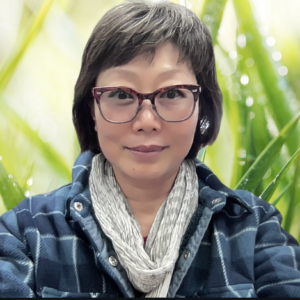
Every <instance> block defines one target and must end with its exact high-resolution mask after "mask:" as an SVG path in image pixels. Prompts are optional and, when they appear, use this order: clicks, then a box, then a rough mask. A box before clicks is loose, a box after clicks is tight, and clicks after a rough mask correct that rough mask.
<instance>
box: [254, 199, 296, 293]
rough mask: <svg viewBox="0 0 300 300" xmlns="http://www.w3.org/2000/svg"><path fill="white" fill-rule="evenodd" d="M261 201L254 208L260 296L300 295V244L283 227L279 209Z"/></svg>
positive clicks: (256, 275)
mask: <svg viewBox="0 0 300 300" xmlns="http://www.w3.org/2000/svg"><path fill="white" fill-rule="evenodd" d="M260 201H261V200H260ZM262 202H263V201H261V202H260V203H261V205H257V206H256V207H255V208H254V209H255V210H254V213H255V217H256V219H257V220H259V225H258V230H257V237H256V245H255V257H254V272H255V274H254V275H255V279H256V280H255V288H256V293H257V295H258V297H299V296H300V248H299V245H298V243H297V241H296V240H295V239H294V238H293V237H292V236H291V235H290V234H289V233H287V232H286V231H284V230H283V228H282V227H281V221H282V217H281V214H280V213H279V211H278V210H277V209H276V208H275V207H274V206H272V205H269V204H267V203H265V202H264V203H262Z"/></svg>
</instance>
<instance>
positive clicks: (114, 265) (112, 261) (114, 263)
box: [108, 256, 118, 267]
mask: <svg viewBox="0 0 300 300" xmlns="http://www.w3.org/2000/svg"><path fill="white" fill-rule="evenodd" d="M108 261H109V263H110V264H111V265H112V266H113V267H116V266H117V265H118V261H117V259H116V258H114V257H113V256H110V257H109V259H108Z"/></svg>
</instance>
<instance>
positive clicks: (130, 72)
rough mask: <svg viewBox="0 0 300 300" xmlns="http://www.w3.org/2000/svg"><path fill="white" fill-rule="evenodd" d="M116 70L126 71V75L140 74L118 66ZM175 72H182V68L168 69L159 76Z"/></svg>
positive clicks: (135, 75) (134, 75)
mask: <svg viewBox="0 0 300 300" xmlns="http://www.w3.org/2000/svg"><path fill="white" fill-rule="evenodd" d="M114 72H121V73H125V74H126V75H129V76H133V77H138V74H136V73H135V72H134V71H131V70H125V69H121V68H120V69H118V67H117V68H116V69H115V70H114ZM175 73H182V71H181V70H179V69H168V70H165V71H162V72H161V73H160V74H159V75H158V76H159V77H161V76H166V75H170V74H175Z"/></svg>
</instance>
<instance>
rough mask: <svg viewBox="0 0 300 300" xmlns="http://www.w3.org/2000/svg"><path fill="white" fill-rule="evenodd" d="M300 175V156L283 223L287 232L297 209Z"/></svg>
mask: <svg viewBox="0 0 300 300" xmlns="http://www.w3.org/2000/svg"><path fill="white" fill-rule="evenodd" d="M298 145H299V147H300V139H299V143H298ZM299 177H300V156H298V157H297V161H296V169H295V173H294V178H293V181H292V188H291V197H290V199H289V202H288V207H287V212H286V215H285V222H284V225H283V228H284V229H285V230H286V231H287V232H290V230H291V226H292V222H293V219H294V217H295V213H294V211H295V204H296V198H297V192H298V191H299V188H298V182H299ZM298 201H299V200H298Z"/></svg>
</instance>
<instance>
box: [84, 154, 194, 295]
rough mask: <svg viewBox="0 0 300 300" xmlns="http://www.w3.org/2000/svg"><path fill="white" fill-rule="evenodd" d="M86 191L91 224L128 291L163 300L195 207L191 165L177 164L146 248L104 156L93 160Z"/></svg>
mask: <svg viewBox="0 0 300 300" xmlns="http://www.w3.org/2000/svg"><path fill="white" fill-rule="evenodd" d="M89 186H90V192H91V197H92V203H93V206H94V210H95V214H96V218H97V220H98V222H99V223H100V225H101V228H102V230H103V231H104V233H105V234H106V235H107V236H108V237H109V238H110V239H111V241H112V243H113V246H114V249H115V251H116V253H117V255H118V259H119V261H120V263H121V265H122V266H123V267H124V269H125V270H126V272H127V275H128V278H129V280H130V282H131V283H132V285H133V286H134V287H135V288H136V289H137V290H139V291H141V292H144V293H147V294H146V297H166V296H167V293H168V289H169V285H170V281H171V277H172V274H173V270H174V266H175V263H176V260H177V258H178V253H179V247H180V244H181V241H182V238H183V235H184V233H185V231H186V228H187V226H188V224H189V222H190V219H191V217H192V215H193V213H194V212H195V210H196V208H197V205H198V178H197V174H196V169H195V165H194V163H193V162H188V161H185V160H184V161H183V162H182V164H181V166H180V169H179V172H178V174H177V177H176V180H175V184H174V186H173V188H172V190H171V191H170V193H169V195H168V197H167V199H166V200H165V201H164V203H163V204H162V205H161V207H160V209H159V210H158V212H157V215H156V218H155V220H154V223H153V225H152V227H151V230H150V233H149V236H148V239H147V242H146V245H145V248H144V240H143V237H142V234H141V230H140V226H139V224H138V222H137V220H136V219H135V217H134V215H133V213H132V211H131V209H130V207H129V204H128V202H127V200H126V198H125V196H124V194H123V192H122V190H121V189H120V186H119V185H118V183H117V181H116V179H115V176H114V172H113V168H112V166H111V164H110V163H109V161H107V160H106V159H105V157H104V156H103V154H98V155H96V156H95V157H94V158H93V162H92V170H91V174H90V178H89Z"/></svg>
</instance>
